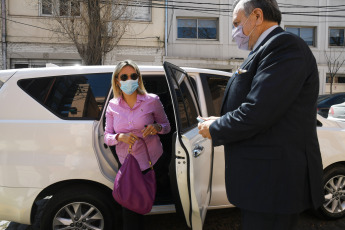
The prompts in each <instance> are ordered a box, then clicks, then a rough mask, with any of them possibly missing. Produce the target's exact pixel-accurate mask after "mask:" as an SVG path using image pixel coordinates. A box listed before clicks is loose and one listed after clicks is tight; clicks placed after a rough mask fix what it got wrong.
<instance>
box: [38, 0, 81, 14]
mask: <svg viewBox="0 0 345 230" xmlns="http://www.w3.org/2000/svg"><path fill="white" fill-rule="evenodd" d="M40 3H41V4H40V6H41V10H40V11H41V12H40V15H57V16H80V1H79V0H41V2H40Z"/></svg>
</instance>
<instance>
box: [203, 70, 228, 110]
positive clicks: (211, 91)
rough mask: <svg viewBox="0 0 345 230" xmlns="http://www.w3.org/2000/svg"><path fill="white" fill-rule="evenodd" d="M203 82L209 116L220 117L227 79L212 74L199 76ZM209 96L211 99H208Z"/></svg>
mask: <svg viewBox="0 0 345 230" xmlns="http://www.w3.org/2000/svg"><path fill="white" fill-rule="evenodd" d="M200 77H201V81H202V82H203V87H204V92H205V95H206V96H205V98H206V103H207V108H208V115H209V116H220V107H221V106H222V101H223V96H224V92H225V88H226V85H227V83H228V81H229V77H227V76H221V75H212V74H204V73H201V74H200ZM208 95H210V96H211V97H208Z"/></svg>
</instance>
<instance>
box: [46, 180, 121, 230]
mask: <svg viewBox="0 0 345 230" xmlns="http://www.w3.org/2000/svg"><path fill="white" fill-rule="evenodd" d="M109 195H110V196H109ZM111 199H112V197H111V193H110V194H105V192H103V191H101V190H98V189H95V188H90V187H87V186H81V187H74V188H69V189H63V190H62V191H59V192H58V193H56V194H55V195H53V197H52V198H51V199H50V200H49V202H48V203H47V205H46V207H45V209H44V212H43V214H42V219H41V229H44V230H51V229H52V230H55V229H62V228H63V229H65V228H66V229H69V228H68V227H70V228H71V229H75V230H77V229H103V230H107V229H114V230H115V229H121V223H120V222H121V221H120V220H121V213H120V209H119V207H115V206H116V203H115V202H114V201H113V200H111Z"/></svg>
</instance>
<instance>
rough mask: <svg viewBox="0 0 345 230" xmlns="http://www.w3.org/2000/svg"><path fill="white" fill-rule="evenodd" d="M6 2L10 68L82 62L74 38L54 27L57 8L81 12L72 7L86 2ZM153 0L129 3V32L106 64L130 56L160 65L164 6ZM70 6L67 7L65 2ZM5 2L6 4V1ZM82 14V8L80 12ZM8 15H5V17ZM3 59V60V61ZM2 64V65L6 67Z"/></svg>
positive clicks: (5, 38)
mask: <svg viewBox="0 0 345 230" xmlns="http://www.w3.org/2000/svg"><path fill="white" fill-rule="evenodd" d="M2 1H4V2H5V3H6V10H5V12H6V15H5V17H6V20H5V19H2V21H4V20H5V24H6V29H7V30H6V32H5V34H4V32H3V33H2V35H3V36H2V41H5V43H6V46H7V52H6V55H2V58H1V59H3V58H4V57H5V58H6V59H7V66H6V68H7V69H8V68H26V67H44V66H46V63H53V64H56V65H59V66H65V65H80V64H83V62H82V59H81V57H80V55H79V53H78V51H77V49H76V47H75V45H74V44H73V43H72V41H71V40H69V39H67V38H66V36H61V35H59V34H58V33H56V31H53V29H52V28H53V27H52V24H54V23H56V22H55V21H54V17H53V15H54V14H56V12H55V11H54V10H53V8H54V7H57V11H58V12H57V13H58V14H60V15H61V16H63V17H69V16H70V15H71V14H76V13H78V10H77V12H75V11H72V10H71V9H73V8H72V6H73V7H75V5H73V4H79V5H78V8H79V7H80V9H79V10H83V5H82V4H80V3H76V2H78V1H76V0H2ZM150 2H151V1H145V2H144V3H143V2H141V1H138V0H134V1H132V3H130V5H129V6H128V7H127V10H128V12H131V14H130V17H131V18H130V19H129V20H128V17H129V16H128V17H127V18H125V16H126V15H125V16H123V17H124V19H123V21H129V22H128V24H127V26H126V30H125V33H124V34H123V35H122V38H121V39H120V41H119V43H118V44H117V46H116V47H115V48H114V49H113V50H112V51H111V52H109V53H107V55H106V56H105V57H104V58H103V64H116V63H117V62H118V61H119V60H123V59H127V58H130V59H132V60H134V61H137V62H138V63H139V64H147V65H157V64H161V63H162V58H163V55H164V9H159V8H151V7H149V5H150ZM63 4H64V6H66V9H69V10H63V8H62V6H63ZM2 5H3V4H2ZM79 14H80V12H79ZM2 18H4V17H2ZM3 63H4V62H3V60H1V64H2V65H3ZM6 68H4V67H3V66H2V69H6Z"/></svg>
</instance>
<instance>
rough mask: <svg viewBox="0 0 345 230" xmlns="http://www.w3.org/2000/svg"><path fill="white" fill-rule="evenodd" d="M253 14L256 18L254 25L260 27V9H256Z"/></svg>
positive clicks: (261, 19) (262, 18)
mask: <svg viewBox="0 0 345 230" xmlns="http://www.w3.org/2000/svg"><path fill="white" fill-rule="evenodd" d="M253 14H254V15H255V17H256V22H255V25H257V26H259V25H261V24H262V22H263V21H264V13H263V12H262V10H261V9H260V8H256V9H254V10H253Z"/></svg>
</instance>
